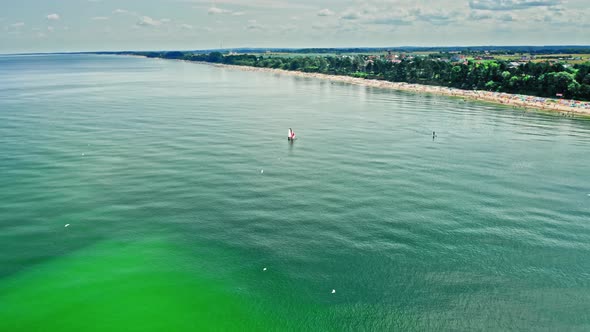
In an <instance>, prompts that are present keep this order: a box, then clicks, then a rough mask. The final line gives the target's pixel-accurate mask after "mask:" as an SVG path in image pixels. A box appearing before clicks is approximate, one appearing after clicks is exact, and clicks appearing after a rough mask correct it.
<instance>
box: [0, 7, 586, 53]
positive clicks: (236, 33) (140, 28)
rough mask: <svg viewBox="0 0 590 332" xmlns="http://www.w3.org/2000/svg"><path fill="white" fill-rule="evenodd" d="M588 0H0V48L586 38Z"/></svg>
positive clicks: (570, 41) (569, 41)
mask: <svg viewBox="0 0 590 332" xmlns="http://www.w3.org/2000/svg"><path fill="white" fill-rule="evenodd" d="M588 31H590V6H588V0H452V1H451V0H449V1H442V0H298V1H294V0H293V1H291V0H0V53H17V52H62V51H115V50H193V49H211V48H220V47H222V48H238V47H261V48H271V47H293V48H304V47H388V46H473V45H589V44H590V33H589V32H588Z"/></svg>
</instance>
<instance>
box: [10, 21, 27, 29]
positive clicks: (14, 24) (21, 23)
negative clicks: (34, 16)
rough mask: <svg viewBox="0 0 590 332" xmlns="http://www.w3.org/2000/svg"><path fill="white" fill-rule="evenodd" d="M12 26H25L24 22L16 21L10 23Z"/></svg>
mask: <svg viewBox="0 0 590 332" xmlns="http://www.w3.org/2000/svg"><path fill="white" fill-rule="evenodd" d="M10 26H11V27H13V28H22V27H24V26H25V22H16V23H13V24H11V25H10Z"/></svg>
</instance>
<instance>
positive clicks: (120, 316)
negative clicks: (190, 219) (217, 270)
mask: <svg viewBox="0 0 590 332" xmlns="http://www.w3.org/2000/svg"><path fill="white" fill-rule="evenodd" d="M201 268H202V265H199V264H198V263H196V262H195V259H194V258H193V257H190V256H189V255H185V254H183V253H182V252H181V251H179V250H176V249H175V248H174V246H172V245H170V244H168V243H165V242H162V241H155V242H154V241H144V242H140V243H133V244H125V243H119V242H103V243H101V244H99V245H96V246H93V247H90V248H86V249H83V250H80V251H78V252H76V253H73V254H71V255H68V256H62V257H59V258H56V259H54V260H52V261H50V262H47V263H44V264H41V265H37V266H35V267H32V268H31V269H29V270H26V271H23V272H21V273H19V274H16V275H13V276H10V277H8V278H6V279H3V280H0V330H2V331H166V330H168V331H203V330H215V331H223V330H242V329H248V330H268V329H269V328H270V325H271V324H270V322H268V318H266V319H265V317H263V315H262V314H261V313H260V312H257V311H256V309H253V308H254V307H255V306H251V305H249V301H251V298H249V295H247V294H246V293H245V292H243V291H241V290H240V287H237V286H235V285H232V284H230V283H229V282H228V281H227V280H223V281H222V279H216V278H214V277H213V276H210V275H209V276H206V275H205V273H202V272H201V271H200V269H201Z"/></svg>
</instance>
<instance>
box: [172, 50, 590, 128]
mask: <svg viewBox="0 0 590 332" xmlns="http://www.w3.org/2000/svg"><path fill="white" fill-rule="evenodd" d="M181 61H184V60H181ZM186 62H194V63H199V64H207V65H210V66H215V67H220V68H229V69H237V70H242V71H251V72H266V73H274V74H282V75H290V76H298V77H306V78H315V79H322V80H328V81H332V82H343V83H348V84H355V85H362V86H368V87H375V88H382V89H391V90H399V91H409V92H416V93H430V94H436V95H442V96H449V97H458V98H463V99H469V100H476V101H485V102H490V103H494V104H500V105H506V106H512V107H520V108H525V109H527V108H531V109H535V110H540V111H549V112H554V113H555V112H558V113H559V114H561V115H564V116H573V115H582V116H586V117H590V102H584V101H578V100H570V99H554V98H544V97H536V96H528V95H516V94H509V93H504V92H490V91H484V90H462V89H457V88H449V87H443V86H436V85H423V84H415V83H404V82H389V81H383V80H373V79H364V78H357V77H351V76H340V75H330V74H321V73H306V72H301V71H291V70H284V69H274V68H264V67H262V68H261V67H250V66H238V65H226V64H219V63H210V62H200V61H186Z"/></svg>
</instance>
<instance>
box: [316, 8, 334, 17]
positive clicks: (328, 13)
mask: <svg viewBox="0 0 590 332" xmlns="http://www.w3.org/2000/svg"><path fill="white" fill-rule="evenodd" d="M332 15H334V12H333V11H331V10H329V9H328V8H324V9H322V10H320V11H319V12H318V16H332Z"/></svg>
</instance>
